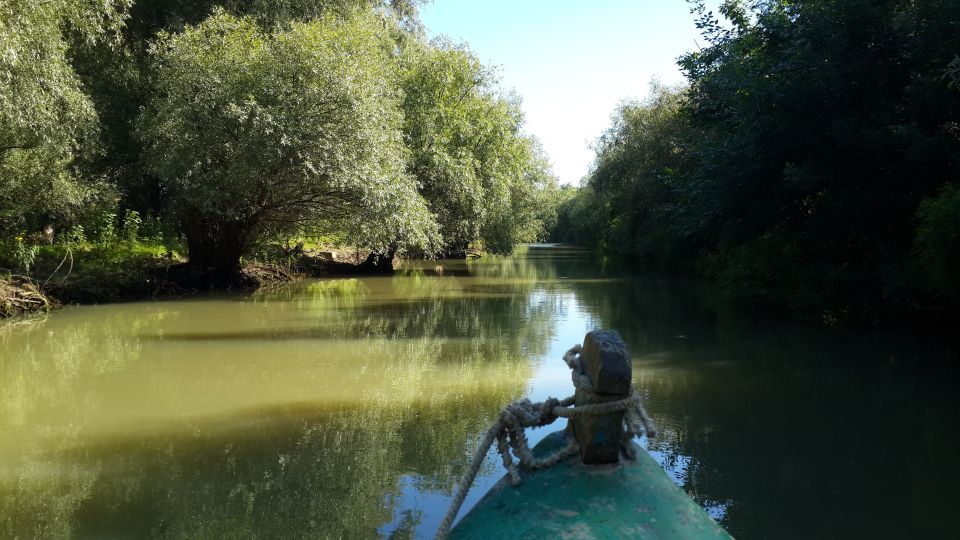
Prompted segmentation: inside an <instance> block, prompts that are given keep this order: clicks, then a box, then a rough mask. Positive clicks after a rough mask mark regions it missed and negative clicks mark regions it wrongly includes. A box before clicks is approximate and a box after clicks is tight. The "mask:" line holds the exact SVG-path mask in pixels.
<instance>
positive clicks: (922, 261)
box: [914, 184, 960, 304]
mask: <svg viewBox="0 0 960 540" xmlns="http://www.w3.org/2000/svg"><path fill="white" fill-rule="evenodd" d="M917 219H918V221H919V225H918V226H917V237H916V240H915V243H914V255H915V257H916V263H917V270H918V272H919V273H920V274H921V275H923V276H925V278H926V279H925V283H926V285H927V288H928V292H929V293H931V294H932V295H933V296H934V297H935V298H936V299H937V300H938V301H944V300H946V301H949V302H950V303H951V304H955V303H957V302H960V187H958V186H957V185H956V184H947V185H946V186H944V187H943V189H941V190H940V193H939V194H938V195H937V196H936V197H931V198H928V199H924V200H923V202H921V203H920V208H919V209H918V210H917Z"/></svg>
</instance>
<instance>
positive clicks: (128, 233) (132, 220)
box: [121, 210, 143, 243]
mask: <svg viewBox="0 0 960 540" xmlns="http://www.w3.org/2000/svg"><path fill="white" fill-rule="evenodd" d="M141 225H143V220H142V219H141V218H140V212H137V211H136V210H127V212H126V214H124V216H123V229H121V236H122V237H123V239H124V240H125V241H127V242H131V243H136V242H137V240H139V239H140V226H141Z"/></svg>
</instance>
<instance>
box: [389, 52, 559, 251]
mask: <svg viewBox="0 0 960 540" xmlns="http://www.w3.org/2000/svg"><path fill="white" fill-rule="evenodd" d="M401 63H402V65H403V70H402V72H403V79H402V81H403V90H404V101H403V110H404V113H405V117H404V138H405V141H406V144H407V147H408V148H409V149H410V154H409V161H408V165H407V166H408V171H409V172H410V174H412V175H413V176H415V177H416V179H417V181H418V185H419V186H420V192H421V194H422V195H423V197H424V198H425V199H426V200H427V202H428V204H429V207H430V210H431V212H432V213H433V214H434V216H435V217H436V220H437V223H438V224H439V226H440V233H441V235H442V237H443V252H444V254H445V255H446V256H463V255H464V254H465V252H466V249H467V247H468V246H469V245H470V243H471V242H473V241H476V240H481V241H483V242H484V244H485V245H486V247H487V248H488V249H490V248H493V251H509V250H510V249H512V247H513V243H514V240H516V239H518V238H520V237H521V236H523V235H518V234H517V232H518V231H521V230H525V229H529V228H530V226H529V223H526V222H522V223H521V221H522V220H520V219H519V218H520V217H525V216H530V215H532V214H530V213H527V212H519V210H525V209H526V208H527V206H528V205H525V204H524V201H527V200H531V199H532V197H531V193H532V191H533V189H534V188H535V186H536V185H538V184H537V182H538V181H540V180H542V179H543V178H544V175H547V176H550V175H549V171H548V168H547V167H545V165H544V164H545V161H543V160H537V159H536V156H537V154H536V152H535V151H534V144H533V142H532V141H531V140H530V139H528V138H527V137H526V136H525V135H524V134H523V133H522V132H521V126H522V125H523V115H522V113H521V112H520V107H519V103H518V100H516V99H515V98H513V97H511V96H509V95H506V94H504V93H503V92H502V91H501V89H500V87H499V85H498V81H497V77H496V73H495V72H494V71H493V70H491V69H490V68H488V67H485V66H484V65H483V64H482V63H481V62H480V60H479V59H478V58H477V57H476V56H475V55H474V54H473V53H471V52H470V50H469V49H467V48H466V47H464V46H460V45H455V44H452V43H450V42H448V41H445V40H436V41H434V42H432V43H430V44H426V43H422V42H414V43H409V44H408V46H407V48H406V49H405V51H404V56H403V57H402V60H401ZM538 171H539V172H538ZM540 173H543V174H540Z"/></svg>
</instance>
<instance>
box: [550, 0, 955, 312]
mask: <svg viewBox="0 0 960 540" xmlns="http://www.w3.org/2000/svg"><path fill="white" fill-rule="evenodd" d="M692 7H693V13H694V16H695V17H696V20H697V25H698V27H699V28H700V30H701V31H702V33H703V35H704V38H705V39H706V44H705V46H704V47H703V48H702V49H701V50H698V51H696V52H691V53H689V54H687V55H685V56H683V57H681V58H680V59H679V65H680V66H681V67H682V69H683V71H684V72H685V74H686V76H687V79H688V83H687V85H685V86H684V87H682V88H675V89H671V88H662V87H655V88H654V89H653V92H652V97H651V98H649V99H648V100H647V101H645V102H642V103H626V104H624V105H623V106H622V107H621V108H620V110H619V111H618V112H617V113H616V115H615V117H614V124H613V125H612V126H611V127H610V128H609V130H608V131H607V133H606V134H604V136H603V137H602V138H601V139H600V140H599V143H598V150H597V158H596V162H595V166H594V168H593V170H592V172H591V174H590V175H589V177H588V178H587V179H586V181H585V184H584V186H583V187H582V188H581V189H580V191H579V193H578V195H577V196H576V197H575V198H574V199H572V200H570V201H568V202H566V203H565V205H564V207H563V209H562V211H561V216H560V224H559V226H558V228H557V230H556V232H555V234H554V236H555V237H556V238H557V239H562V240H568V241H576V242H581V243H588V244H593V243H595V244H598V245H601V246H602V247H603V248H605V249H607V250H609V251H611V252H615V253H619V254H622V255H625V256H629V257H632V258H635V259H636V260H637V261H639V262H640V263H641V265H642V266H644V267H645V268H649V269H658V270H669V271H674V272H676V271H683V272H688V273H698V274H700V275H704V276H707V277H708V278H710V279H712V280H714V281H716V282H717V283H718V284H719V285H720V286H721V287H720V289H721V290H722V291H723V296H724V298H725V300H726V301H728V302H729V303H731V304H732V305H734V306H736V307H739V308H741V309H745V310H748V311H752V312H754V313H758V312H764V313H766V312H780V313H786V314H789V315H791V316H793V317H795V318H797V319H801V320H806V321H811V322H817V323H826V324H848V323H878V322H885V321H892V320H900V319H904V318H913V317H916V316H918V315H931V316H934V317H935V318H937V319H941V318H942V316H944V315H946V316H950V317H953V316H956V315H957V313H958V311H960V286H958V277H960V242H958V240H960V190H958V181H960V87H958V66H960V60H958V58H960V57H958V54H960V3H957V2H954V1H949V0H917V1H903V0H843V1H838V0H782V1H751V2H740V1H727V2H724V3H723V4H722V5H721V8H720V12H721V13H720V15H721V17H717V16H715V15H714V14H713V13H711V12H709V11H707V10H706V8H705V7H704V5H703V3H702V2H699V1H698V2H693V4H692Z"/></svg>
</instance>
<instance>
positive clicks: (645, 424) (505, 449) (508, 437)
mask: <svg viewBox="0 0 960 540" xmlns="http://www.w3.org/2000/svg"><path fill="white" fill-rule="evenodd" d="M581 352H583V347H581V346H580V345H574V346H573V347H571V348H570V350H568V351H567V352H566V353H564V355H563V361H564V362H566V364H567V366H568V367H569V368H570V370H571V372H572V373H571V376H572V379H573V386H574V388H576V389H577V390H578V391H580V392H587V393H592V392H593V387H592V385H591V384H590V377H589V376H587V375H586V374H584V373H583V372H582V365H581V362H580V353H581ZM573 405H574V397H573V396H570V397H568V398H566V399H563V400H560V399H557V398H554V397H551V398H547V399H546V400H545V401H542V402H540V403H531V402H530V400H529V399H518V400H516V401H514V402H513V403H511V404H509V405H507V406H506V407H505V408H504V409H503V410H502V411H500V415H499V416H498V417H497V422H496V423H495V424H494V425H493V426H491V427H490V429H489V430H487V433H486V435H484V437H483V439H482V440H481V441H480V445H479V446H478V447H477V449H476V451H475V452H474V454H473V459H472V460H471V462H470V465H469V466H468V467H467V469H466V470H465V471H464V473H463V476H462V477H461V478H460V481H459V482H458V483H457V488H456V490H455V491H454V494H453V500H452V501H451V502H450V508H449V509H448V510H447V513H446V515H445V516H444V518H443V521H442V522H441V523H440V529H439V530H438V531H437V535H436V539H437V540H443V539H445V538H446V537H447V534H449V532H450V527H451V526H452V525H453V520H454V519H456V517H457V513H459V512H460V507H461V506H463V501H464V499H466V497H467V492H468V491H469V490H470V486H471V485H473V481H474V479H475V478H476V477H477V473H478V472H479V470H480V466H481V465H482V464H483V460H484V458H485V457H486V455H487V452H488V451H489V450H490V447H491V446H492V445H493V443H494V442H496V443H497V453H499V454H500V458H501V460H502V461H503V467H504V468H505V469H506V470H507V475H509V477H510V481H511V482H512V483H513V485H514V486H519V485H520V483H521V481H522V479H521V477H520V470H519V468H518V461H515V460H514V456H516V459H517V460H519V465H523V466H524V467H526V468H527V469H543V468H546V467H550V466H552V465H555V464H557V463H559V462H561V461H563V460H564V459H566V458H568V457H570V456H572V455H574V454H576V453H577V452H579V451H580V446H579V445H578V444H577V441H576V439H575V438H573V437H570V438H569V441H568V444H567V446H566V447H564V448H562V449H560V450H558V451H556V452H554V453H553V454H550V455H548V456H545V457H542V458H537V457H534V455H533V450H531V449H530V444H529V442H528V441H527V434H526V432H525V428H528V427H542V426H546V425H549V424H552V423H553V422H555V421H556V420H557V419H558V418H573V417H576V416H582V415H594V414H609V413H612V412H616V411H623V413H624V414H623V427H624V429H623V436H622V439H621V441H620V442H621V447H622V448H623V450H624V452H625V453H626V455H627V457H629V458H630V459H634V458H635V457H636V449H635V448H634V447H633V445H631V444H629V443H630V441H631V440H632V439H633V438H634V437H636V436H639V435H642V434H646V435H648V436H650V437H655V436H656V434H657V431H656V427H655V426H654V425H653V420H651V419H650V416H648V415H647V411H646V410H644V408H643V403H642V401H641V399H640V396H639V394H637V393H636V392H635V391H634V390H633V389H631V390H630V394H629V395H628V396H627V397H625V398H623V399H619V400H617V401H608V402H605V403H596V404H591V405H580V406H578V407H574V406H573Z"/></svg>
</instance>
